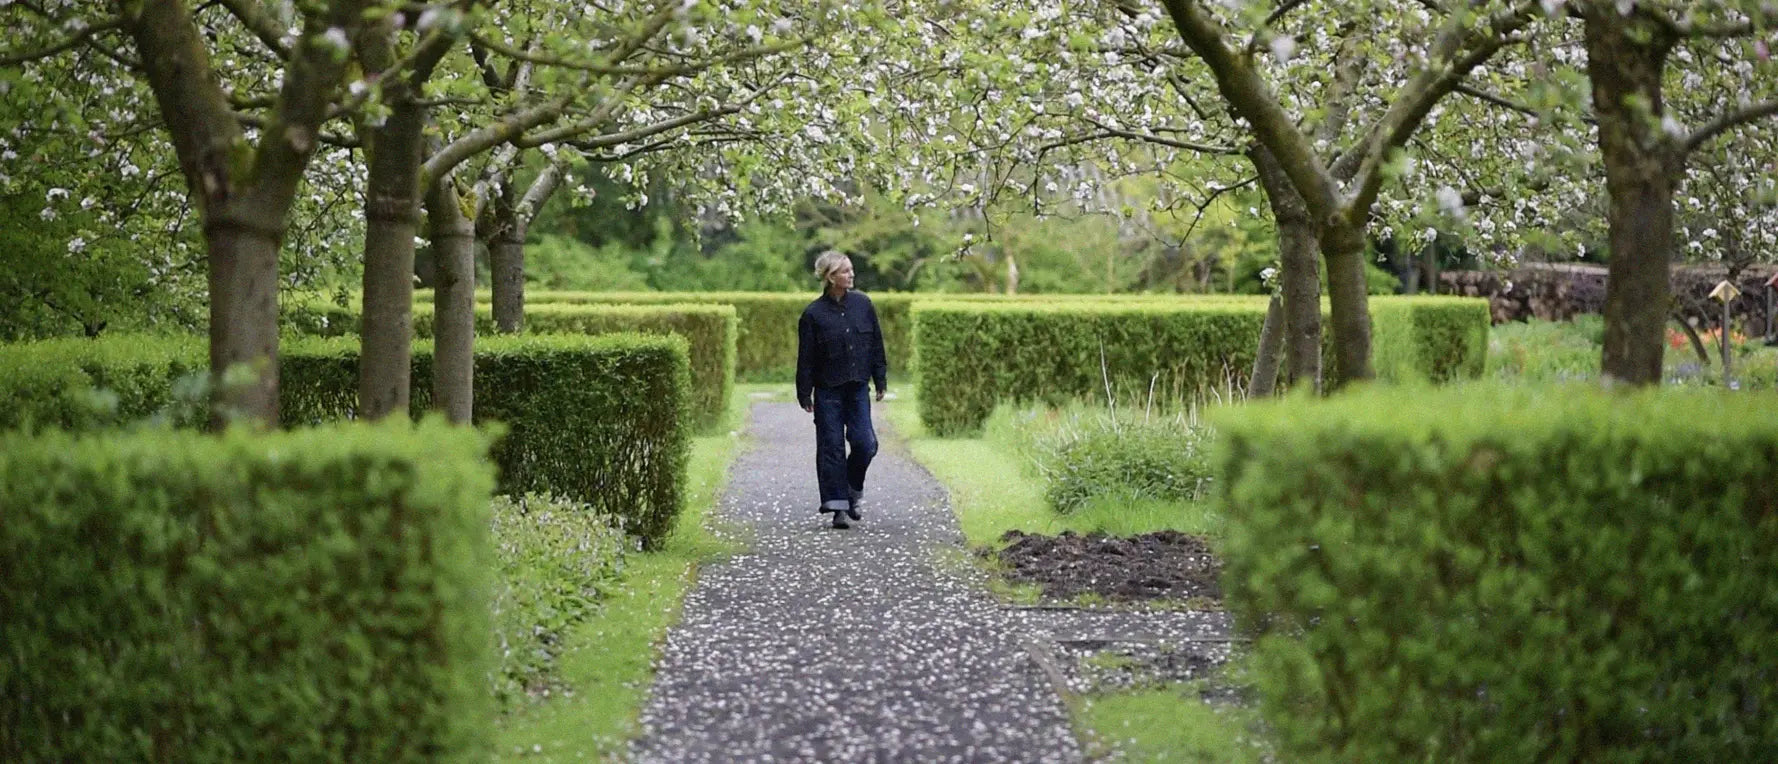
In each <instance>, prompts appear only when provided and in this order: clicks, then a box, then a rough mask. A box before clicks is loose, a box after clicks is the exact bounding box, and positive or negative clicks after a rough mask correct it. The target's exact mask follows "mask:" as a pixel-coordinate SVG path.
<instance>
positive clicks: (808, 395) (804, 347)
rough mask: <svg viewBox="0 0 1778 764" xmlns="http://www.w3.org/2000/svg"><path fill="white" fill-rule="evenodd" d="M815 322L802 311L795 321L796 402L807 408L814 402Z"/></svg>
mask: <svg viewBox="0 0 1778 764" xmlns="http://www.w3.org/2000/svg"><path fill="white" fill-rule="evenodd" d="M814 395H815V323H814V322H813V321H810V320H809V314H808V313H806V312H805V313H803V316H802V318H800V319H798V320H797V322H796V402H797V403H798V404H799V405H801V406H803V407H804V408H807V407H808V406H810V405H812V404H813V403H814V402H815V398H814Z"/></svg>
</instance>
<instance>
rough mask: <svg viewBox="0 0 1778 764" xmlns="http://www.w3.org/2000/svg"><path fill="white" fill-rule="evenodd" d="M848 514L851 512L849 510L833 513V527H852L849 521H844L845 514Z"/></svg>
mask: <svg viewBox="0 0 1778 764" xmlns="http://www.w3.org/2000/svg"><path fill="white" fill-rule="evenodd" d="M849 514H852V511H851V510H846V511H845V512H835V513H833V527H835V528H850V527H852V524H851V523H848V522H846V515H849Z"/></svg>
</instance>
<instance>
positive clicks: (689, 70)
mask: <svg viewBox="0 0 1778 764" xmlns="http://www.w3.org/2000/svg"><path fill="white" fill-rule="evenodd" d="M475 42H476V44H477V45H481V46H483V47H486V48H487V49H488V50H491V51H494V52H495V53H499V54H500V55H502V56H506V57H507V58H511V59H513V60H515V61H524V62H528V63H533V64H537V65H539V66H553V67H559V68H562V69H571V70H574V71H579V72H587V73H589V74H599V75H615V76H643V77H651V76H655V75H661V76H663V77H676V76H680V75H686V74H697V73H698V72H701V71H704V70H705V69H709V68H710V67H712V66H716V65H718V64H728V63H734V62H737V61H748V60H751V59H755V58H760V57H762V56H769V55H772V54H774V53H783V52H785V51H788V50H795V49H797V48H801V47H804V46H806V45H808V44H809V43H811V42H814V38H812V37H801V38H798V39H795V40H791V41H789V42H782V43H776V44H773V45H761V46H757V47H752V48H747V49H745V50H739V51H735V52H733V53H729V54H726V55H722V56H717V57H716V58H710V59H705V60H702V61H693V62H689V63H684V64H676V65H672V66H661V67H647V66H622V65H616V64H595V63H590V62H586V61H573V60H570V59H566V58H563V57H561V56H552V55H548V54H544V53H535V52H526V51H520V50H517V49H515V48H512V47H509V46H507V45H505V44H503V43H500V42H496V41H494V40H490V39H487V38H485V37H481V36H477V37H476V38H475ZM619 60H621V59H619Z"/></svg>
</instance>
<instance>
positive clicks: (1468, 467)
mask: <svg viewBox="0 0 1778 764" xmlns="http://www.w3.org/2000/svg"><path fill="white" fill-rule="evenodd" d="M1774 409H1778V397H1773V396H1770V395H1763V394H1762V395H1749V394H1733V393H1720V392H1718V393H1710V392H1697V391H1675V390H1664V391H1646V392H1637V393H1625V394H1616V395H1613V394H1606V393H1603V392H1600V391H1599V390H1597V389H1596V388H1593V387H1592V386H1574V387H1532V386H1520V387H1514V388H1507V387H1499V386H1465V387H1457V388H1451V389H1432V388H1421V389H1416V390H1414V391H1413V392H1412V393H1411V394H1408V393H1405V392H1404V391H1402V390H1400V389H1395V388H1390V387H1382V386H1380V387H1376V388H1370V389H1365V390H1362V391H1359V392H1357V393H1356V394H1350V395H1343V396H1337V397H1336V398H1335V399H1333V400H1329V401H1310V400H1293V401H1291V402H1288V403H1270V404H1263V405H1251V406H1245V407H1241V408H1237V409H1232V410H1229V411H1226V412H1225V413H1223V414H1222V415H1220V416H1218V417H1216V418H1215V420H1214V424H1215V426H1216V428H1217V430H1218V435H1219V442H1220V444H1221V446H1220V448H1219V449H1218V452H1217V453H1218V460H1219V464H1218V467H1219V470H1220V471H1219V474H1220V475H1221V476H1222V482H1221V486H1222V488H1221V491H1222V496H1223V499H1224V501H1225V503H1226V514H1227V518H1228V522H1229V533H1228V538H1227V540H1226V543H1225V545H1224V552H1225V554H1226V559H1227V565H1228V567H1227V573H1226V578H1225V582H1224V588H1225V591H1226V592H1227V595H1228V603H1229V606H1230V607H1231V609H1232V610H1233V611H1234V613H1235V614H1236V616H1237V619H1238V622H1239V624H1240V625H1241V627H1242V628H1243V629H1244V630H1246V631H1247V632H1248V633H1250V634H1252V635H1253V636H1254V637H1255V638H1256V642H1255V645H1254V655H1253V657H1254V666H1255V668H1256V672H1255V673H1256V676H1257V677H1258V679H1259V682H1260V691H1261V695H1262V697H1263V700H1264V705H1265V709H1266V711H1267V714H1268V717H1269V720H1270V722H1271V724H1272V726H1273V727H1274V729H1275V730H1276V731H1277V732H1278V733H1279V735H1280V738H1281V742H1282V743H1283V745H1284V751H1285V752H1286V758H1305V759H1335V760H1349V761H1408V760H1415V761H1421V760H1459V761H1474V760H1481V761H1531V760H1536V761H1572V760H1579V759H1584V760H1636V761H1769V760H1773V759H1774V758H1778V480H1774V478H1773V465H1774V464H1778V417H1773V416H1772V415H1771V412H1772V411H1773V410H1774Z"/></svg>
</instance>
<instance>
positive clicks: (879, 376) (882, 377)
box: [870, 305, 889, 393]
mask: <svg viewBox="0 0 1778 764" xmlns="http://www.w3.org/2000/svg"><path fill="white" fill-rule="evenodd" d="M870 325H871V328H873V329H876V330H877V331H876V334H874V335H873V336H875V337H876V338H877V346H876V347H874V348H871V350H870V353H871V360H870V377H871V379H872V380H873V381H875V382H876V383H877V392H879V393H880V392H883V391H884V390H888V389H889V354H888V353H886V352H884V350H883V325H882V324H880V323H877V306H875V305H872V306H870Z"/></svg>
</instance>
